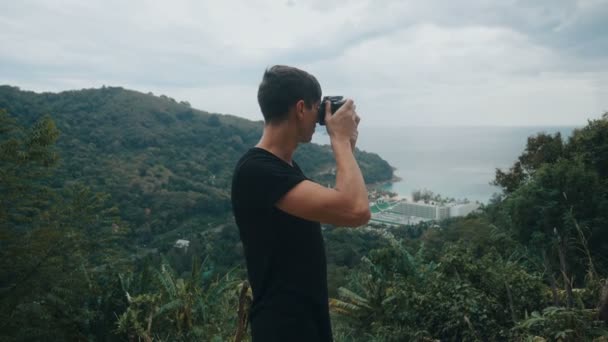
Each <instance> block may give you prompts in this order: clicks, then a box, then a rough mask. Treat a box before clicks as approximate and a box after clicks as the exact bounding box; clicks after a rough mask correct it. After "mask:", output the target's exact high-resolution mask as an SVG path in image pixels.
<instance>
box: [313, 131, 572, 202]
mask: <svg viewBox="0 0 608 342" xmlns="http://www.w3.org/2000/svg"><path fill="white" fill-rule="evenodd" d="M574 128H576V127H430V126H426V127H411V126H403V127H395V126H392V127H360V128H359V141H358V142H357V147H358V148H360V149H363V150H365V151H368V152H375V153H378V154H379V155H380V156H381V157H382V158H383V159H385V160H387V161H388V162H389V163H390V164H391V165H392V166H394V167H395V168H396V169H397V170H396V171H395V174H396V175H397V176H398V177H400V178H401V179H402V180H401V181H399V182H396V183H392V184H387V185H386V186H385V188H386V189H387V190H391V191H394V192H397V193H398V194H399V195H401V196H404V197H408V196H410V195H411V193H412V191H414V190H417V189H428V190H430V191H433V192H434V193H438V194H441V195H442V196H444V197H453V198H456V199H465V198H466V199H469V200H472V201H479V202H483V203H487V201H488V200H489V199H490V198H491V197H492V194H493V193H495V192H500V189H499V188H497V187H495V186H492V185H490V184H489V183H490V182H491V181H492V180H493V179H494V175H495V170H496V168H502V169H506V168H509V167H510V166H512V165H513V163H514V162H515V160H516V159H517V157H518V156H519V155H520V154H521V153H522V152H523V150H524V148H525V146H526V141H527V138H528V137H529V136H532V135H536V134H537V133H539V132H545V133H551V134H553V133H556V132H561V134H562V138H564V140H566V138H567V137H568V136H569V135H570V134H571V133H572V131H573V130H574ZM317 132H320V133H317V134H315V136H314V137H313V142H316V143H321V144H326V143H328V142H329V139H328V136H327V135H326V133H325V129H324V128H321V127H317Z"/></svg>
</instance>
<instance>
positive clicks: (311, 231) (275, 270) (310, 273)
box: [232, 148, 331, 340]
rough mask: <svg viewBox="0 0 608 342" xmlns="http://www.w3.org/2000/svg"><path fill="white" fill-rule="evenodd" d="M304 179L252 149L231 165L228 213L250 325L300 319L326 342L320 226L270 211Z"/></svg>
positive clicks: (296, 170) (296, 169)
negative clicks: (239, 246) (273, 318)
mask: <svg viewBox="0 0 608 342" xmlns="http://www.w3.org/2000/svg"><path fill="white" fill-rule="evenodd" d="M307 179H308V178H306V176H304V174H303V173H302V170H301V169H300V168H299V167H298V165H297V164H296V163H295V162H293V166H292V165H289V164H288V163H286V162H285V161H283V160H282V159H280V158H278V157H277V156H275V155H274V154H272V153H270V152H269V151H266V150H264V149H261V148H252V149H250V150H249V151H248V152H247V153H245V155H243V157H241V159H240V160H239V161H238V163H237V165H236V168H235V171H234V176H233V180H232V207H233V211H234V217H235V219H236V224H237V226H238V227H239V233H240V237H241V241H242V242H243V248H244V250H245V259H246V262H247V272H248V276H249V282H250V284H251V287H252V290H253V304H252V308H251V311H250V318H251V319H252V321H253V320H254V319H255V316H256V315H258V314H260V313H262V312H265V311H270V312H273V313H278V314H285V315H291V316H295V315H302V316H303V317H312V318H313V319H314V320H315V322H318V324H319V326H320V327H319V329H320V330H321V331H324V333H323V334H326V335H329V336H331V328H330V327H329V315H328V311H329V310H328V295H327V264H326V259H325V245H324V242H323V235H322V234H321V225H320V224H319V222H312V221H308V220H304V219H301V218H298V217H295V216H292V215H289V214H287V213H285V212H283V211H282V210H280V209H278V208H277V207H276V206H275V204H276V203H277V201H278V200H279V199H281V198H282V197H283V196H284V195H285V194H286V193H287V192H289V190H291V189H292V188H293V187H294V186H296V185H297V184H298V183H300V182H301V181H304V180H307ZM324 340H325V338H324ZM327 340H331V337H327Z"/></svg>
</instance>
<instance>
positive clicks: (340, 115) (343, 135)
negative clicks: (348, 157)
mask: <svg viewBox="0 0 608 342" xmlns="http://www.w3.org/2000/svg"><path fill="white" fill-rule="evenodd" d="M355 108H356V106H355V104H354V103H353V100H351V99H348V100H346V102H345V103H344V104H343V105H342V106H341V107H340V108H339V109H338V110H337V111H336V113H334V114H333V115H332V113H331V103H330V102H329V101H327V102H326V103H325V125H326V127H327V133H328V134H329V137H330V139H332V140H336V141H348V142H349V143H350V146H351V149H352V150H353V151H354V150H355V144H356V143H357V138H358V132H357V126H358V125H359V121H360V120H361V119H360V118H359V116H358V115H357V112H355Z"/></svg>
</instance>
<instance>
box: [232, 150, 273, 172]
mask: <svg viewBox="0 0 608 342" xmlns="http://www.w3.org/2000/svg"><path fill="white" fill-rule="evenodd" d="M276 163H277V161H276V160H275V158H272V156H271V155H270V153H269V152H267V151H265V150H263V149H261V148H257V147H252V148H250V149H249V150H248V151H247V152H245V154H243V156H241V158H240V159H239V160H238V162H237V163H236V168H235V172H239V171H242V170H249V169H257V168H263V167H265V166H267V165H273V164H276Z"/></svg>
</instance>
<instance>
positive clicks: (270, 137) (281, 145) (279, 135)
mask: <svg viewBox="0 0 608 342" xmlns="http://www.w3.org/2000/svg"><path fill="white" fill-rule="evenodd" d="M289 127H290V125H288V124H287V122H284V123H281V124H268V125H264V133H263V134H262V138H261V139H260V142H258V144H257V145H255V147H258V148H262V149H264V150H266V151H268V152H270V153H272V154H274V155H275V156H277V157H279V158H281V159H282V160H284V161H285V162H286V163H288V164H289V165H292V161H291V160H292V157H293V153H294V152H295V151H296V148H297V147H298V140H297V135H296V133H295V132H292V130H290V129H289Z"/></svg>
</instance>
